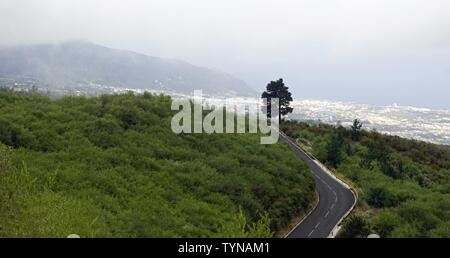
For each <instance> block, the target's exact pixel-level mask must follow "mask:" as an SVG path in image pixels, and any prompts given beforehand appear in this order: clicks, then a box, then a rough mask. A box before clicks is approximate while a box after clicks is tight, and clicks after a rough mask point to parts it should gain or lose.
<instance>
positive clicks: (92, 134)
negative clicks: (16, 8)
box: [0, 93, 314, 237]
mask: <svg viewBox="0 0 450 258" xmlns="http://www.w3.org/2000/svg"><path fill="white" fill-rule="evenodd" d="M172 114H173V113H172V111H171V110H170V99H169V98H168V97H165V96H153V95H151V94H144V95H141V96H133V95H131V94H126V95H116V96H102V97H99V98H89V99H86V98H82V97H66V98H63V99H59V100H50V99H48V98H46V97H40V96H21V95H17V94H13V93H0V236H2V237H5V236H6V237H12V236H20V237H22V236H54V237H65V236H67V235H69V234H72V233H77V234H80V235H81V236H87V237H91V236H92V237H97V236H127V237H128V236H131V237H142V236H147V237H178V236H189V237H210V236H219V237H248V236H260V237H265V236H272V235H273V232H275V231H277V230H279V229H280V228H282V227H283V226H285V225H286V224H287V223H288V222H289V220H290V219H291V218H293V217H294V216H295V215H296V214H299V213H302V212H304V210H305V209H306V207H307V206H308V204H309V203H310V202H311V200H312V198H313V196H314V194H313V191H314V183H313V179H312V177H311V176H310V174H309V172H308V169H307V167H306V165H305V164H303V163H302V162H300V161H299V160H298V159H297V158H296V157H295V156H294V154H293V153H292V152H291V151H290V150H289V148H288V147H287V146H286V145H284V144H281V143H278V144H275V145H260V144H259V137H258V136H257V135H249V134H245V135H237V134H215V135H206V134H201V135H193V134H185V135H176V134H174V133H172V131H171V130H170V119H171V115H172Z"/></svg>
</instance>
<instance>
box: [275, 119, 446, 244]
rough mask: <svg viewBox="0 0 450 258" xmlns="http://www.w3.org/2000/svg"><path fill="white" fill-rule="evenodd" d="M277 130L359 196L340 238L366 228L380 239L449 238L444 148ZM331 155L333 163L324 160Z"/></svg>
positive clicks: (334, 131) (311, 129)
mask: <svg viewBox="0 0 450 258" xmlns="http://www.w3.org/2000/svg"><path fill="white" fill-rule="evenodd" d="M283 127H284V128H283V130H285V132H287V133H288V134H289V135H291V136H294V137H297V138H298V139H299V142H300V143H301V144H302V145H303V146H304V147H305V148H308V149H309V150H310V151H311V152H312V153H313V154H314V155H316V157H317V158H319V159H320V160H321V161H322V162H324V163H326V164H328V165H329V166H330V167H333V168H334V169H335V171H337V172H339V173H341V174H342V175H344V176H345V177H346V178H347V179H349V180H351V181H352V182H353V183H354V185H355V186H356V187H357V189H358V190H359V197H360V198H359V202H358V206H357V212H356V213H357V215H356V216H353V217H350V218H349V219H347V220H346V221H345V223H344V227H343V231H342V233H341V236H346V237H364V234H366V233H367V228H369V229H370V231H371V232H374V233H377V234H380V235H381V236H382V237H450V227H449V221H450V148H448V147H446V146H438V145H434V144H431V143H425V142H420V141H416V140H407V139H402V138H400V137H397V136H387V135H383V134H380V133H377V132H374V131H371V132H369V131H365V130H363V131H361V132H359V137H352V135H354V132H353V130H352V129H347V128H343V127H334V126H330V125H324V124H319V125H308V124H305V123H298V122H286V123H284V125H283ZM352 132H353V133H352ZM338 137H341V139H340V140H339V141H338V140H337V138H338ZM336 150H337V151H339V153H340V154H339V156H338V157H339V159H336V157H337V156H336V155H330V153H331V151H336ZM336 161H339V162H336ZM361 232H362V233H361Z"/></svg>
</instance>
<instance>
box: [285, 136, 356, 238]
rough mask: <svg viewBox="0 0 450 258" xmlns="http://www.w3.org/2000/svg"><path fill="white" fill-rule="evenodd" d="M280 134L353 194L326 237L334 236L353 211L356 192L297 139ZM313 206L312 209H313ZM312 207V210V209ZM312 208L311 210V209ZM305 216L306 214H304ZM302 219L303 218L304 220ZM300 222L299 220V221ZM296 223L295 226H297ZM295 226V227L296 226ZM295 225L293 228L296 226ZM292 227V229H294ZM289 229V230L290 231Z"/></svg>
mask: <svg viewBox="0 0 450 258" xmlns="http://www.w3.org/2000/svg"><path fill="white" fill-rule="evenodd" d="M280 134H281V135H283V136H284V137H285V138H286V139H288V141H290V142H291V143H294V144H295V146H297V147H298V148H299V149H300V150H301V151H303V152H304V153H305V154H306V155H307V156H309V157H310V158H311V159H312V160H313V162H314V163H316V164H317V165H319V166H320V167H322V168H323V169H324V170H325V172H327V174H329V175H330V176H331V177H332V178H333V179H334V180H336V181H337V182H338V183H339V184H341V185H343V186H344V187H345V188H347V189H349V190H350V191H351V192H352V194H353V197H354V200H355V201H354V202H353V205H352V207H350V209H349V210H348V211H347V212H346V213H345V214H344V216H342V217H341V219H340V220H339V221H338V222H337V223H336V225H335V226H334V227H333V229H332V230H331V232H330V233H329V234H328V237H327V238H335V237H336V235H337V234H338V233H339V230H340V227H339V226H340V224H341V223H342V221H343V220H344V219H345V218H346V217H347V216H348V215H349V214H350V213H351V212H352V211H353V209H354V208H355V206H356V203H357V201H358V193H357V192H356V190H355V189H353V187H351V186H350V185H348V184H347V183H345V182H344V181H343V180H342V179H340V178H339V177H338V176H336V175H335V174H334V173H332V172H331V171H330V170H329V169H328V168H327V167H326V166H325V165H324V164H322V163H321V162H320V161H319V160H318V159H317V158H316V157H314V155H312V154H311V153H309V152H308V151H307V150H304V149H303V148H302V147H301V146H300V145H299V144H298V142H297V139H296V140H295V142H293V141H292V140H291V139H289V136H287V135H286V134H285V133H283V132H281V131H280ZM318 199H320V197H319V198H318ZM317 203H319V202H317ZM316 207H317V205H316ZM316 207H315V208H316ZM315 208H314V209H315ZM314 209H313V210H314ZM313 210H312V211H313ZM312 211H311V212H310V213H308V216H309V215H310V214H311V213H312ZM306 217H307V216H306ZM306 217H305V218H304V219H306ZM304 219H303V220H304ZM303 220H302V222H303ZM300 223H301V222H300ZM300 223H299V224H298V225H300ZM298 225H297V226H298ZM297 226H296V227H297ZM296 227H295V228H296ZM295 228H294V229H295ZM292 231H293V230H292ZM292 231H291V232H292Z"/></svg>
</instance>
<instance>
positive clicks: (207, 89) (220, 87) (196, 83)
mask: <svg viewBox="0 0 450 258" xmlns="http://www.w3.org/2000/svg"><path fill="white" fill-rule="evenodd" d="M0 74H1V75H2V76H5V77H7V78H23V77H26V78H32V79H34V80H37V81H39V82H41V83H42V84H45V85H46V86H48V87H49V88H50V89H51V88H61V87H63V88H74V87H78V86H80V85H84V84H89V83H96V84H102V85H108V86H116V87H119V88H120V87H122V88H138V89H144V90H164V91H171V92H180V93H192V92H193V90H203V92H204V93H205V94H210V95H225V96H230V95H231V96H255V94H256V91H255V90H253V89H252V88H251V87H250V86H248V85H247V84H246V83H245V82H244V81H242V80H240V79H238V78H235V77H233V76H232V75H229V74H227V73H224V72H218V71H215V70H212V69H209V68H203V67H200V66H196V65H192V64H190V63H188V62H185V61H181V60H175V59H163V58H159V57H155V56H149V55H145V54H140V53H137V52H134V51H129V50H119V49H113V48H109V47H105V46H102V45H98V44H93V43H90V42H87V41H67V42H63V43H60V44H38V45H23V46H16V47H3V48H0Z"/></svg>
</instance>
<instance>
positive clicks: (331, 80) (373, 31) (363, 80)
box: [0, 0, 450, 109]
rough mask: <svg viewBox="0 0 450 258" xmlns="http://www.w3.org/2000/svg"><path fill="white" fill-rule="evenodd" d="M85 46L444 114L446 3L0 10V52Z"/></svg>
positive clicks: (448, 69) (319, 1)
mask: <svg viewBox="0 0 450 258" xmlns="http://www.w3.org/2000/svg"><path fill="white" fill-rule="evenodd" d="M73 39H81V40H87V41H92V42H95V43H98V44H102V45H106V46H110V47H115V48H121V49H129V50H134V51H137V52H142V53H145V54H149V55H153V56H159V57H168V58H177V59H182V60H186V61H188V62H191V63H193V64H197V65H201V66H207V67H210V68H214V69H217V70H221V71H225V72H228V73H231V74H233V75H235V76H237V77H239V78H241V79H243V80H245V81H247V82H248V84H249V85H251V86H252V87H254V88H255V89H257V90H262V89H263V88H264V87H265V84H266V83H267V82H268V81H269V80H274V79H277V78H279V77H283V78H284V79H285V81H286V82H287V84H288V86H290V88H291V89H292V91H293V93H294V95H295V96H299V97H304V98H321V99H336V100H351V101H357V102H362V103H372V104H392V103H394V102H395V103H398V104H402V105H414V106H424V107H437V108H447V109H450V1H448V0H373V1H372V0H342V1H340V0H310V1H301V0H292V1H288V0H270V1H264V0H160V1H156V0H155V1H152V0H145V1H144V0H142V1H138V0H126V1H125V0H124V1H114V0H84V1H83V0H0V45H15V44H33V43H43V42H60V41H66V40H73Z"/></svg>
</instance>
